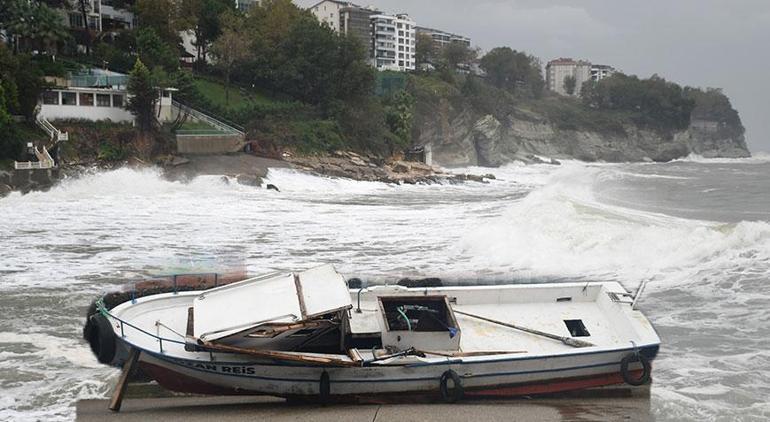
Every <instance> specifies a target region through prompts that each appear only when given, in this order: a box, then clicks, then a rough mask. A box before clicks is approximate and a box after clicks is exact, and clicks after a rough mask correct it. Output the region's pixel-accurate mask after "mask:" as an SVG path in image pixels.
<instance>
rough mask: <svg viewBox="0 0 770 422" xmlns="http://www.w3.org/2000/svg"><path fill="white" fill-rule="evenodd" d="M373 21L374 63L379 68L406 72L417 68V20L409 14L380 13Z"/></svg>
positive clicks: (372, 17)
mask: <svg viewBox="0 0 770 422" xmlns="http://www.w3.org/2000/svg"><path fill="white" fill-rule="evenodd" d="M370 20H371V23H372V42H373V49H372V50H373V56H374V57H373V58H372V64H373V65H374V66H375V67H376V68H377V69H378V70H394V71H399V72H405V71H410V70H414V69H415V51H414V50H415V29H416V26H417V24H416V22H415V21H413V20H412V19H411V18H410V17H409V15H406V14H401V15H395V16H394V15H386V14H378V15H373V16H371V17H370Z"/></svg>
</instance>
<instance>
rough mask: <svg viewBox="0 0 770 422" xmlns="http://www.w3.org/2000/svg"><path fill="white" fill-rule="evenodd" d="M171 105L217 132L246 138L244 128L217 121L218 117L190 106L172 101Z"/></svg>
mask: <svg viewBox="0 0 770 422" xmlns="http://www.w3.org/2000/svg"><path fill="white" fill-rule="evenodd" d="M171 105H172V106H174V107H175V108H176V109H178V110H179V112H180V113H185V114H187V115H189V116H192V117H193V118H194V119H195V120H198V121H201V122H203V123H207V124H209V125H211V126H212V127H214V128H216V129H217V130H220V131H222V132H224V134H226V135H240V136H245V133H244V132H243V128H240V127H236V126H235V125H231V124H228V123H225V122H223V121H221V120H219V119H217V118H216V117H213V116H211V115H209V114H206V113H204V112H202V111H200V110H196V109H194V108H192V107H190V106H186V105H184V104H182V103H180V102H178V101H172V103H171Z"/></svg>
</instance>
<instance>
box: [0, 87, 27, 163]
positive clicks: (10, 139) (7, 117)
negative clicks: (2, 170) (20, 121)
mask: <svg viewBox="0 0 770 422" xmlns="http://www.w3.org/2000/svg"><path fill="white" fill-rule="evenodd" d="M15 132H16V130H15V128H14V126H13V120H12V119H11V114H10V113H9V111H8V104H7V102H6V96H5V89H4V88H3V85H0V159H16V158H17V157H18V156H19V154H20V153H21V151H22V149H23V147H24V145H23V144H22V143H21V142H19V139H18V137H17V136H16V133H15Z"/></svg>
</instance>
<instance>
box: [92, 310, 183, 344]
mask: <svg viewBox="0 0 770 422" xmlns="http://www.w3.org/2000/svg"><path fill="white" fill-rule="evenodd" d="M96 310H97V311H99V313H100V314H102V316H104V317H105V318H111V319H113V320H115V321H117V322H119V323H120V336H121V337H123V338H126V333H125V326H128V327H130V328H133V329H134V330H136V331H139V332H140V333H142V334H144V335H147V336H150V337H152V338H154V339H156V340H158V342H159V344H158V347H159V349H160V353H164V352H163V342H164V341H167V342H169V343H172V344H181V345H183V346H184V345H185V344H187V343H185V342H184V341H179V340H174V339H170V338H165V337H161V336H159V335H155V334H153V333H151V332H149V331H147V330H144V329H142V328H139V327H137V326H136V325H134V324H131V323H130V322H127V321H124V320H122V319H120V318H118V317H116V316H115V315H113V314H111V313H110V311H108V310H107V307H105V306H104V301H103V300H102V299H101V298H100V299H99V300H97V301H96Z"/></svg>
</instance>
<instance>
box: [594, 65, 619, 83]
mask: <svg viewBox="0 0 770 422" xmlns="http://www.w3.org/2000/svg"><path fill="white" fill-rule="evenodd" d="M615 72H616V70H615V68H614V67H612V66H608V65H606V64H595V65H593V66H591V79H593V80H594V81H596V82H599V81H601V80H602V79H604V78H609V77H610V76H612V75H613V74H614V73H615Z"/></svg>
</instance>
